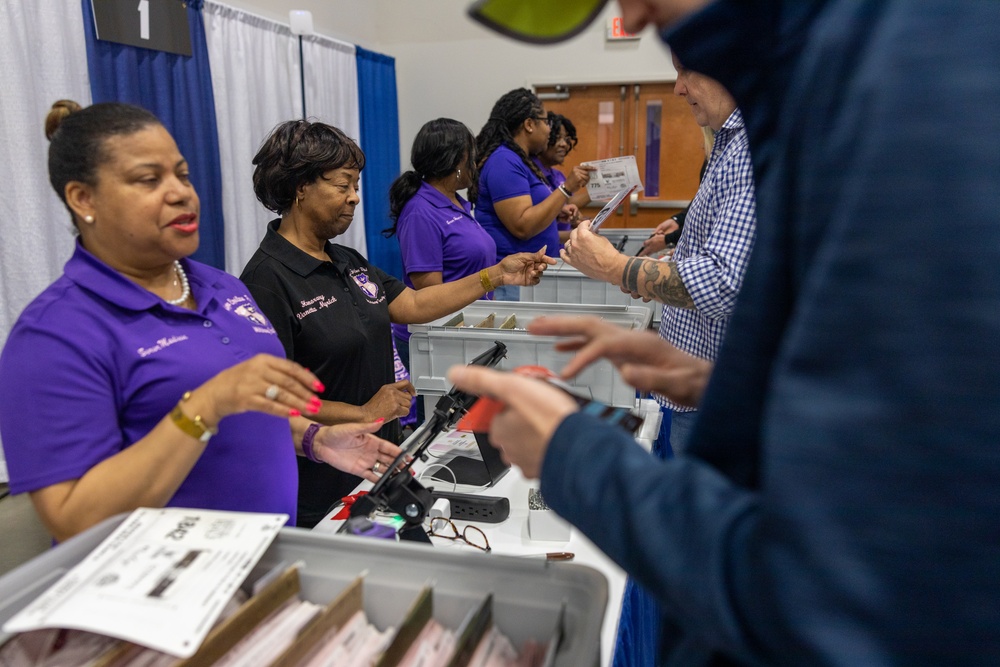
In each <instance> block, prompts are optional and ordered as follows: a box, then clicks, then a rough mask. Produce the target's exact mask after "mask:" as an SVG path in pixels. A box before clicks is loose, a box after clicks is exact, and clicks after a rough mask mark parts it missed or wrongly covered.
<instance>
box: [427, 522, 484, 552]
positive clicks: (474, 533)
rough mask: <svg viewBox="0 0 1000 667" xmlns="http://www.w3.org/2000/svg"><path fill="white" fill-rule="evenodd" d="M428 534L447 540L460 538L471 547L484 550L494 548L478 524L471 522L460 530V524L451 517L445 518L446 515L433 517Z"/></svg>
mask: <svg viewBox="0 0 1000 667" xmlns="http://www.w3.org/2000/svg"><path fill="white" fill-rule="evenodd" d="M427 534H428V535H430V536H432V537H441V538H444V539H446V540H459V541H461V542H465V543H466V544H468V545H469V546H470V547H475V548H477V549H481V550H482V551H492V549H493V548H492V547H491V546H490V541H489V539H488V538H487V537H486V533H484V532H483V531H482V530H480V529H479V527H478V526H473V525H471V524H470V525H468V526H466V527H465V528H464V529H463V530H462V531H461V532H459V530H458V526H456V525H455V524H454V523H453V522H452V520H451V519H445V518H444V517H436V518H434V519H431V526H430V530H428V531H427Z"/></svg>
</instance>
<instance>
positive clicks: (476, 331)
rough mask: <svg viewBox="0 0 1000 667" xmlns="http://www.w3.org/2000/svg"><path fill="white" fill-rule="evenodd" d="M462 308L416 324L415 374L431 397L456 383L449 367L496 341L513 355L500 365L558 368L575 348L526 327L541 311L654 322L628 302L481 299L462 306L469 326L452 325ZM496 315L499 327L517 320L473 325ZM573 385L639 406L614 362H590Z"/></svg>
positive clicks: (634, 324)
mask: <svg viewBox="0 0 1000 667" xmlns="http://www.w3.org/2000/svg"><path fill="white" fill-rule="evenodd" d="M458 314H459V313H455V314H452V315H448V316H446V317H442V318H440V319H438V320H434V321H433V322H430V323H428V324H411V325H410V327H409V328H410V333H411V336H410V379H411V380H412V382H413V386H414V387H416V389H417V392H418V393H420V394H424V395H426V396H440V395H442V394H444V393H445V392H447V391H448V390H449V389H450V388H451V384H450V383H449V382H448V380H447V377H446V375H447V373H448V369H449V368H451V367H452V366H456V365H462V364H467V363H469V362H470V361H471V360H472V359H474V358H475V357H476V356H478V355H480V354H481V353H483V352H485V351H486V350H487V349H489V348H490V346H492V345H493V342H494V341H500V342H502V343H504V344H505V345H506V346H507V357H506V359H504V360H503V361H501V362H500V365H499V368H501V369H505V370H510V369H513V368H516V367H517V366H524V365H529V364H530V365H537V366H545V367H546V368H549V369H551V370H553V371H556V372H558V371H559V370H561V369H562V367H563V366H565V365H566V363H567V362H569V360H570V359H571V358H572V357H573V354H572V353H569V352H557V351H556V350H555V348H554V347H553V346H554V344H555V342H556V339H555V338H553V337H551V336H535V335H531V334H529V333H528V332H527V331H525V330H524V327H525V326H526V325H527V324H528V323H529V322H530V321H531V320H533V319H535V318H536V317H538V316H540V315H595V316H597V317H601V318H603V319H605V320H608V321H610V322H613V323H615V324H618V325H621V326H625V327H628V328H631V329H645V328H646V327H648V326H649V321H650V310H649V309H648V308H639V307H636V306H622V305H600V306H599V305H580V304H575V305H574V304H560V303H534V302H527V301H476V302H475V303H473V304H471V305H469V306H466V307H465V308H463V309H462V310H461V311H460V314H461V315H462V316H463V319H464V322H465V324H466V325H467V326H465V327H456V326H455V325H454V324H451V322H453V320H454V319H455V318H456V317H457V316H458ZM490 314H495V324H496V325H497V326H499V325H500V324H501V323H502V322H504V321H505V320H506V319H507V318H509V317H510V316H512V315H513V316H514V317H515V318H516V320H517V324H516V328H514V329H499V328H489V327H482V328H479V327H472V326H468V325H475V324H477V323H479V322H481V321H482V320H483V319H485V318H486V317H487V316H489V315H490ZM569 384H570V385H572V386H573V387H576V388H577V389H579V390H580V393H581V394H583V395H586V396H589V397H591V398H593V399H595V400H597V401H601V402H602V403H607V404H608V405H614V406H619V407H626V408H633V407H635V405H636V397H635V389H633V388H632V387H630V386H628V385H627V384H626V383H625V381H624V380H622V379H621V376H620V375H618V372H617V371H616V370H615V368H614V366H612V365H611V363H610V362H608V361H604V360H602V361H598V362H597V363H595V364H592V365H591V366H589V367H588V368H587V369H586V370H584V371H583V372H582V373H580V374H579V375H578V376H576V377H575V378H573V379H572V380H570V381H569Z"/></svg>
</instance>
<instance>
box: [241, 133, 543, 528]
mask: <svg viewBox="0 0 1000 667" xmlns="http://www.w3.org/2000/svg"><path fill="white" fill-rule="evenodd" d="M254 164H255V165H256V169H255V170H254V175H253V183H254V192H255V193H256V194H257V198H258V199H259V200H260V201H261V203H262V204H264V206H266V207H267V208H268V209H269V210H272V211H274V212H276V213H277V214H278V215H280V216H281V217H280V218H279V219H277V220H274V221H272V222H271V223H270V224H269V225H268V227H267V232H266V235H265V236H264V240H263V241H262V242H261V244H260V248H259V249H258V250H257V252H256V253H255V254H254V256H253V257H252V258H251V259H250V262H249V263H248V264H247V266H246V268H245V269H244V270H243V274H242V275H241V276H240V278H241V279H242V280H243V282H244V283H246V285H247V286H248V287H249V288H250V292H251V293H252V294H253V296H254V298H255V299H256V301H257V303H258V305H259V306H260V308H261V310H263V312H264V314H265V315H267V317H268V319H270V320H271V324H272V325H273V326H274V328H275V329H276V330H277V332H278V336H279V338H280V339H281V342H282V344H283V345H284V346H285V352H286V354H287V355H288V358H289V359H294V360H295V361H297V362H298V363H300V364H302V365H303V366H305V367H306V368H309V369H310V370H312V372H313V373H315V374H316V376H317V377H318V378H319V379H320V380H321V381H322V382H323V384H324V385H325V386H326V391H325V392H322V393H321V394H320V399H322V401H323V403H322V407H321V408H320V412H319V414H318V415H311V416H312V418H313V419H315V420H316V421H319V422H321V423H327V424H335V423H340V422H348V421H365V420H368V421H371V420H376V419H384V420H385V422H386V425H385V426H384V427H383V429H382V430H381V431H380V432H379V435H381V436H382V437H383V438H386V439H387V440H392V441H394V442H399V440H400V427H399V422H398V418H399V417H401V416H403V415H405V414H407V412H408V411H409V409H410V398H411V397H412V395H413V386H412V385H410V383H409V382H395V376H394V368H393V354H392V332H391V329H390V326H389V324H390V322H397V323H399V324H413V323H419V322H429V321H431V320H434V319H437V318H439V317H443V316H444V315H447V314H449V313H452V312H454V311H456V310H459V309H461V308H462V307H464V306H466V305H468V304H470V303H472V302H473V301H475V300H476V299H478V298H481V297H482V296H483V295H484V294H485V293H486V292H489V291H492V290H493V289H494V288H495V287H498V286H500V285H532V284H535V283H537V282H538V280H539V278H540V276H541V273H542V271H543V270H544V269H545V267H546V265H547V264H551V263H554V262H553V261H552V260H551V259H549V258H546V257H545V255H544V254H543V253H541V252H536V253H520V254H517V255H512V256H510V257H507V258H506V259H504V260H503V261H502V262H500V263H498V264H496V265H494V266H491V267H489V268H488V269H484V270H483V271H481V272H480V273H479V274H476V275H471V276H468V277H466V278H463V279H461V280H456V281H454V282H450V283H445V284H442V285H434V286H432V287H428V288H426V289H422V290H412V289H409V288H407V287H406V286H405V285H404V284H403V283H402V282H400V281H399V280H397V279H396V278H394V277H392V276H391V275H389V274H387V273H385V272H384V271H382V270H380V269H379V268H378V267H376V266H372V265H371V264H369V263H368V262H367V260H366V259H365V258H364V257H362V256H361V254H360V253H358V252H357V251H355V250H353V249H351V248H347V247H344V246H341V245H337V244H336V243H331V242H330V241H329V239H333V238H335V237H337V236H339V235H341V234H343V233H344V232H345V231H347V229H348V227H350V225H351V221H352V220H353V218H354V208H355V207H356V206H357V205H358V202H359V201H360V197H359V194H358V179H359V178H360V175H361V170H362V169H363V168H364V166H365V155H364V153H363V152H362V151H361V148H360V147H358V145H357V144H356V143H354V141H352V140H351V139H350V138H349V137H347V136H346V135H345V134H344V133H343V132H341V131H340V130H338V129H337V128H335V127H332V126H330V125H326V124H324V123H318V122H309V121H302V120H298V121H288V122H286V123H283V124H281V125H279V126H278V127H277V128H275V130H274V131H273V132H272V133H271V135H270V136H269V137H268V138H267V140H266V141H265V142H264V145H263V146H262V147H261V149H260V151H258V153H257V155H256V157H254ZM298 462H299V511H298V524H299V525H300V526H305V527H311V526H313V525H315V523H316V522H317V521H319V520H320V519H321V518H322V517H323V516H324V515H325V514H326V513H327V512H328V511H329V509H330V507H331V506H332V505H333V504H334V503H335V502H336V501H337V500H339V499H340V498H341V497H342V496H343V495H345V494H346V493H349V492H350V491H351V489H353V488H354V486H355V485H357V483H358V482H360V481H361V478H360V477H355V476H353V475H348V474H346V473H341V472H340V471H336V470H334V469H332V468H330V467H329V466H318V465H316V464H314V463H312V462H310V461H307V460H305V459H302V458H301V457H300V458H299V461H298ZM375 472H376V473H378V472H380V471H377V470H376V471H375Z"/></svg>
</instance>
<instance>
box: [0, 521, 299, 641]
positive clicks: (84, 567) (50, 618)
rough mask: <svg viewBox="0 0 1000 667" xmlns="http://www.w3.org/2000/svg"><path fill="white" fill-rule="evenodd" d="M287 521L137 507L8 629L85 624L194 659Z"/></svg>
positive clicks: (79, 626) (92, 629)
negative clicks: (224, 610)
mask: <svg viewBox="0 0 1000 667" xmlns="http://www.w3.org/2000/svg"><path fill="white" fill-rule="evenodd" d="M287 520H288V516H287V515H285V514H251V513H244V512H219V511H213V510H188V509H178V508H164V509H145V508H143V509H138V510H136V511H135V512H133V513H132V514H131V515H130V516H129V517H128V518H126V519H125V520H124V521H123V522H122V524H121V525H120V526H119V527H118V528H117V529H116V530H115V531H114V532H113V533H112V534H111V535H109V536H108V538H107V539H106V540H104V542H102V543H101V544H100V545H98V547H97V548H96V549H94V551H92V552H91V553H90V555H88V556H87V557H86V558H85V559H84V560H83V561H81V562H80V563H79V564H78V565H77V566H76V567H74V568H73V569H72V570H70V571H69V572H67V573H66V574H65V575H63V577H62V578H61V579H60V580H59V581H57V582H56V583H55V584H54V585H53V586H52V587H51V588H49V589H48V590H47V591H46V592H45V593H44V594H42V595H41V596H40V597H39V598H38V599H36V600H35V601H34V602H32V603H31V604H30V605H28V606H27V607H25V608H24V609H23V610H21V612H20V613H18V614H17V615H16V616H14V617H13V618H11V619H10V620H9V621H8V622H7V623H6V624H5V625H4V627H3V629H4V631H5V632H24V631H28V630H37V629H41V628H70V629H77V630H86V631H89V632H96V633H99V634H102V635H107V636H110V637H117V638H119V639H124V640H126V641H130V642H134V643H136V644H141V645H143V646H148V647H150V648H153V649H156V650H159V651H163V652H165V653H170V654H171V655H175V656H178V657H181V658H186V657H189V656H191V655H192V654H193V653H194V652H195V651H196V650H197V649H198V646H200V645H201V642H202V641H203V640H204V639H205V636H206V635H207V634H208V631H209V630H210V629H211V628H212V624H213V623H215V621H216V619H218V617H219V614H220V613H221V612H222V609H223V607H224V606H225V605H226V602H228V601H229V599H230V598H231V597H232V596H233V594H234V593H235V592H236V589H237V588H239V586H240V584H241V583H242V582H243V580H244V579H246V577H247V575H249V574H250V570H251V569H252V568H253V567H254V565H256V563H257V561H258V560H260V558H261V556H263V555H264V551H265V550H266V549H267V547H268V545H270V544H271V542H272V541H274V538H275V536H277V534H278V531H279V530H281V528H282V526H284V525H285V522H286V521H287Z"/></svg>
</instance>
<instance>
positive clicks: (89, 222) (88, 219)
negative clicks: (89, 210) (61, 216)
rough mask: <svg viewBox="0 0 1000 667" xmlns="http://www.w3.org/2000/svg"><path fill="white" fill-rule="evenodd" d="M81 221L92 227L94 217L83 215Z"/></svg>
mask: <svg viewBox="0 0 1000 667" xmlns="http://www.w3.org/2000/svg"><path fill="white" fill-rule="evenodd" d="M83 221H84V222H86V223H87V224H88V225H92V224H94V216H92V215H85V216H83Z"/></svg>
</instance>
